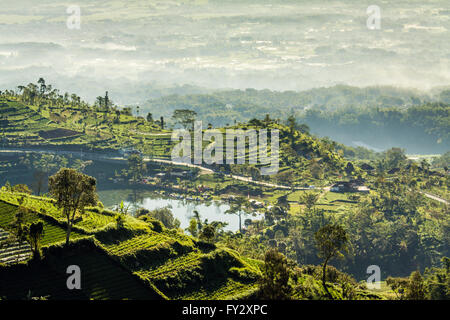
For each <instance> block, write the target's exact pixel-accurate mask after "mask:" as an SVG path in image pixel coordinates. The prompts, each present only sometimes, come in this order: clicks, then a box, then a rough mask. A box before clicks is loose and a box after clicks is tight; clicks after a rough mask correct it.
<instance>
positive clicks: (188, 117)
mask: <svg viewBox="0 0 450 320" xmlns="http://www.w3.org/2000/svg"><path fill="white" fill-rule="evenodd" d="M196 116H197V112H195V111H192V110H189V109H177V110H175V111H174V112H173V115H172V119H173V120H174V121H175V122H176V123H179V124H181V125H182V126H183V128H185V129H188V128H191V129H192V130H194V121H195V117H196Z"/></svg>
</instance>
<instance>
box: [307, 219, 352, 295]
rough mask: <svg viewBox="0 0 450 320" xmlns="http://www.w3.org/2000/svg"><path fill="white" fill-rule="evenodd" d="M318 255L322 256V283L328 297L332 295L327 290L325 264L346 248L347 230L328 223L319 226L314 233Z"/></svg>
mask: <svg viewBox="0 0 450 320" xmlns="http://www.w3.org/2000/svg"><path fill="white" fill-rule="evenodd" d="M314 237H315V240H316V246H317V249H318V250H319V257H321V258H323V259H324V261H323V271H322V284H323V287H324V289H325V291H326V292H327V295H328V297H329V298H330V299H333V297H332V295H331V294H330V292H329V291H328V287H327V283H326V277H327V276H326V272H327V264H328V262H329V261H330V260H331V259H333V258H334V257H342V256H343V254H342V252H341V251H346V250H347V242H348V236H347V232H346V231H345V230H344V228H342V227H341V226H339V225H333V224H329V225H326V226H324V227H322V228H320V229H319V230H318V231H317V232H316V234H315V235H314Z"/></svg>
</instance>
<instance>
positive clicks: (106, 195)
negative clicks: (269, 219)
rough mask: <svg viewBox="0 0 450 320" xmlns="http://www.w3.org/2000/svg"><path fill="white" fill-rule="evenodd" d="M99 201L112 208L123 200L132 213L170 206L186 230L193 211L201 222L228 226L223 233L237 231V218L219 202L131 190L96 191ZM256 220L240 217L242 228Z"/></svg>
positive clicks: (226, 206) (244, 216) (227, 206)
mask: <svg viewBox="0 0 450 320" xmlns="http://www.w3.org/2000/svg"><path fill="white" fill-rule="evenodd" d="M98 195H99V199H100V201H101V202H102V203H103V205H104V206H105V207H107V208H112V207H114V206H117V205H118V204H120V202H121V201H122V200H123V202H124V204H125V206H130V207H129V211H130V212H131V213H134V211H135V210H136V209H137V208H141V207H142V208H145V209H148V210H153V209H156V208H162V207H165V206H168V205H169V206H171V211H172V213H173V215H174V217H175V218H177V219H178V220H180V223H181V226H180V227H181V228H183V229H186V228H187V227H188V226H189V221H190V220H191V218H193V211H194V210H197V211H198V212H199V214H200V217H201V219H202V221H203V220H205V219H208V222H212V221H221V222H226V223H228V225H227V226H226V227H225V228H224V230H225V231H233V232H234V231H238V230H239V217H238V216H237V215H234V214H227V213H225V211H226V210H228V209H229V208H230V206H229V205H228V204H226V203H221V202H219V201H210V202H206V203H205V202H197V201H187V200H182V199H173V198H168V197H165V196H163V195H161V194H159V193H156V192H151V191H139V190H132V189H117V190H101V191H98ZM249 218H250V219H252V220H257V219H259V218H262V216H256V217H253V216H252V215H244V214H243V215H242V226H244V220H245V219H249Z"/></svg>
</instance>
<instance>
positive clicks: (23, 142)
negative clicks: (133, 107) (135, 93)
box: [0, 96, 172, 158]
mask: <svg viewBox="0 0 450 320" xmlns="http://www.w3.org/2000/svg"><path fill="white" fill-rule="evenodd" d="M155 132H156V133H155ZM0 133H1V134H2V137H1V138H2V142H3V146H4V147H14V148H17V147H21V146H27V147H30V146H41V147H44V146H47V147H48V146H64V148H65V149H71V148H72V149H76V150H80V148H83V149H84V150H87V149H95V150H109V151H111V150H118V149H120V148H121V147H123V146H130V145H137V144H139V145H140V146H143V147H142V148H144V150H142V151H143V152H146V153H151V154H153V155H154V156H155V157H161V158H167V157H168V156H169V155H170V150H171V147H172V142H171V136H170V133H168V132H167V131H165V130H161V129H160V128H159V127H158V126H156V125H154V124H152V123H149V122H147V121H145V120H144V119H142V118H135V117H133V116H131V115H125V114H121V115H117V114H116V113H115V112H112V111H110V112H102V111H98V110H96V109H94V108H86V107H81V106H73V105H67V106H52V105H46V104H43V105H40V106H36V105H28V104H26V103H24V102H21V101H19V99H17V98H13V97H9V98H7V97H4V96H0ZM142 148H141V149H142Z"/></svg>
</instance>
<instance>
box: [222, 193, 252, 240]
mask: <svg viewBox="0 0 450 320" xmlns="http://www.w3.org/2000/svg"><path fill="white" fill-rule="evenodd" d="M249 211H250V202H249V201H248V200H247V199H246V198H245V197H242V196H240V197H237V198H236V200H235V201H234V202H232V203H231V205H230V209H228V210H227V211H225V213H230V214H236V215H237V216H238V217H239V232H242V213H248V212H249Z"/></svg>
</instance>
